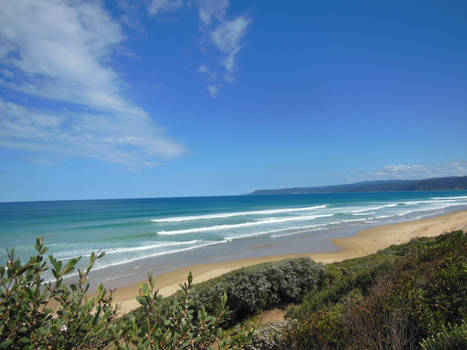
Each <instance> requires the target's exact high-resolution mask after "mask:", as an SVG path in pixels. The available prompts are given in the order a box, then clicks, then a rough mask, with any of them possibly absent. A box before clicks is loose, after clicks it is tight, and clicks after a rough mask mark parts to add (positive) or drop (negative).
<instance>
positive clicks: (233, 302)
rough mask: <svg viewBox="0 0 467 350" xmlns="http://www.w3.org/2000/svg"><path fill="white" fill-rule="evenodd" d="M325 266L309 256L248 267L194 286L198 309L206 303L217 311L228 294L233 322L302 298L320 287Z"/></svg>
mask: <svg viewBox="0 0 467 350" xmlns="http://www.w3.org/2000/svg"><path fill="white" fill-rule="evenodd" d="M325 270H326V269H325V267H324V266H323V265H322V264H317V263H315V262H313V260H311V259H309V258H297V259H286V260H282V261H278V262H273V263H265V264H259V265H255V266H251V267H246V268H243V269H239V270H236V271H233V272H230V273H228V274H226V275H223V276H220V277H218V278H215V279H213V280H210V281H207V282H204V283H201V284H199V285H197V286H194V288H193V300H194V306H195V310H199V309H201V308H202V307H203V306H204V307H205V308H206V310H208V311H210V312H213V311H215V309H216V300H219V298H221V297H222V295H223V294H224V293H225V294H226V295H227V300H228V302H227V306H228V307H229V309H230V312H231V318H230V323H229V324H230V325H231V324H235V323H237V322H238V321H240V320H242V319H244V318H245V317H247V316H250V315H252V314H255V313H258V312H259V311H262V310H266V309H270V308H273V307H277V306H279V305H281V304H286V303H290V302H297V301H300V300H301V298H302V297H303V295H304V294H305V293H307V292H309V291H311V290H314V289H316V288H317V287H318V286H319V285H320V284H321V282H322V280H323V278H324V275H325Z"/></svg>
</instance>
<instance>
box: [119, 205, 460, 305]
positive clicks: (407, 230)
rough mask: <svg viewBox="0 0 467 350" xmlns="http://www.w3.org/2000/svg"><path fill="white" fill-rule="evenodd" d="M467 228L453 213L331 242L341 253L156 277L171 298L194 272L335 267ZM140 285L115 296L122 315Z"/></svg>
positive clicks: (199, 278) (202, 277)
mask: <svg viewBox="0 0 467 350" xmlns="http://www.w3.org/2000/svg"><path fill="white" fill-rule="evenodd" d="M466 228H467V210H461V211H456V212H452V213H449V214H445V215H440V216H436V217H431V218H426V219H421V220H415V221H408V222H403V223H397V224H393V225H386V226H377V227H373V228H370V229H367V230H363V231H360V232H358V233H357V234H356V235H354V236H352V237H346V238H336V239H333V238H330V240H331V241H332V242H333V243H334V244H335V245H337V246H338V247H339V248H340V249H339V250H337V251H334V252H329V253H313V254H292V255H290V254H289V255H275V256H262V257H256V258H249V259H241V260H232V261H227V262H218V263H208V264H199V265H193V266H187V267H184V268H181V269H177V270H174V271H171V272H168V273H164V274H160V275H157V276H156V284H157V285H158V287H159V291H160V294H162V295H163V296H168V295H171V294H173V293H174V292H175V291H177V290H178V288H179V287H178V284H179V283H181V282H184V281H185V280H186V277H187V276H188V273H189V272H190V271H191V272H192V274H193V279H194V282H195V283H200V282H203V281H206V280H209V279H211V278H214V277H217V276H220V275H222V274H225V273H227V272H230V271H232V270H235V269H238V268H242V267H246V266H250V265H255V264H259V263H263V262H268V261H277V260H281V259H285V258H292V257H299V256H308V257H310V258H312V259H314V260H315V261H319V262H322V263H331V262H336V261H341V260H346V259H351V258H357V257H360V256H365V255H368V254H372V253H375V252H377V251H378V250H380V249H384V248H386V247H389V246H390V245H392V244H402V243H406V242H408V241H410V240H411V239H413V238H416V237H434V236H438V235H440V234H442V233H443V232H449V231H452V230H458V229H464V230H465V229H466ZM137 293H138V285H137V284H133V285H131V286H128V287H123V288H119V289H117V290H116V291H115V292H114V297H115V302H116V303H118V304H120V306H121V313H126V312H128V311H131V310H132V309H134V308H136V307H138V305H139V304H138V303H137V302H136V299H135V296H136V295H137Z"/></svg>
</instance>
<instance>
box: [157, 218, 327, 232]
mask: <svg viewBox="0 0 467 350" xmlns="http://www.w3.org/2000/svg"><path fill="white" fill-rule="evenodd" d="M333 215H334V214H323V215H308V216H294V217H289V218H269V219H267V220H260V221H251V222H244V223H241V224H230V225H214V226H206V227H196V228H188V229H183V230H172V231H159V232H157V234H159V235H181V234H186V233H195V232H209V231H220V230H229V229H233V228H241V227H248V226H259V225H269V224H277V223H282V222H289V221H311V220H314V219H318V218H324V217H329V216H333Z"/></svg>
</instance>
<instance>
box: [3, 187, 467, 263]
mask: <svg viewBox="0 0 467 350" xmlns="http://www.w3.org/2000/svg"><path fill="white" fill-rule="evenodd" d="M466 207H467V192H465V191H448V192H446V191H443V192H397V193H396V192H393V193H344V194H312V195H290V196H287V195H281V196H223V197H196V198H195V197H191V198H157V199H121V200H85V201H54V202H22V203H0V239H1V240H0V242H1V243H0V248H2V249H0V263H2V264H4V262H5V261H6V253H5V249H4V248H11V247H14V248H15V250H16V255H18V256H20V257H22V258H26V257H28V256H30V255H31V254H32V253H33V249H32V244H33V242H34V239H35V237H37V236H44V237H45V240H46V243H47V245H48V246H49V248H50V252H51V253H53V254H54V256H55V257H56V258H58V259H63V260H67V259H70V258H72V257H76V256H80V255H81V256H89V255H90V253H91V252H92V251H97V250H102V251H105V252H106V256H105V257H104V258H103V259H102V260H101V261H99V262H98V265H97V268H98V269H105V268H107V267H110V266H119V265H124V264H128V263H130V262H135V261H139V260H141V259H145V258H148V257H161V258H163V257H164V256H169V255H173V254H181V255H183V254H188V252H191V253H193V252H196V250H197V249H200V248H202V247H206V246H213V247H215V246H216V245H220V244H222V245H223V246H225V245H227V247H228V245H231V247H232V249H234V247H236V246H239V245H238V244H237V245H236V244H235V243H236V242H237V243H238V242H240V241H242V242H243V243H245V242H248V240H251V239H252V238H255V244H256V243H257V242H258V239H259V240H261V239H264V240H265V241H266V240H267V241H268V242H274V240H279V239H280V240H281V241H284V240H287V239H288V237H293V236H294V235H299V234H300V235H313V234H316V232H319V231H325V230H330V231H332V230H333V229H341V230H342V229H345V228H347V227H349V228H350V227H353V226H356V225H369V224H371V225H377V224H385V223H391V222H397V221H405V220H411V219H416V218H422V217H425V216H428V215H436V214H438V213H443V212H446V211H450V210H454V209H457V208H466ZM243 246H245V244H243Z"/></svg>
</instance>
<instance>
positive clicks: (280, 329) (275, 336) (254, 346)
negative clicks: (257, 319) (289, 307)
mask: <svg viewBox="0 0 467 350" xmlns="http://www.w3.org/2000/svg"><path fill="white" fill-rule="evenodd" d="M291 323H293V322H291V321H288V320H283V321H276V322H270V323H268V324H266V325H264V326H262V327H260V328H258V329H256V330H255V331H254V333H253V336H252V339H251V344H248V345H245V346H244V347H243V349H244V350H281V349H284V335H285V332H286V330H287V328H289V327H290V326H291Z"/></svg>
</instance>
